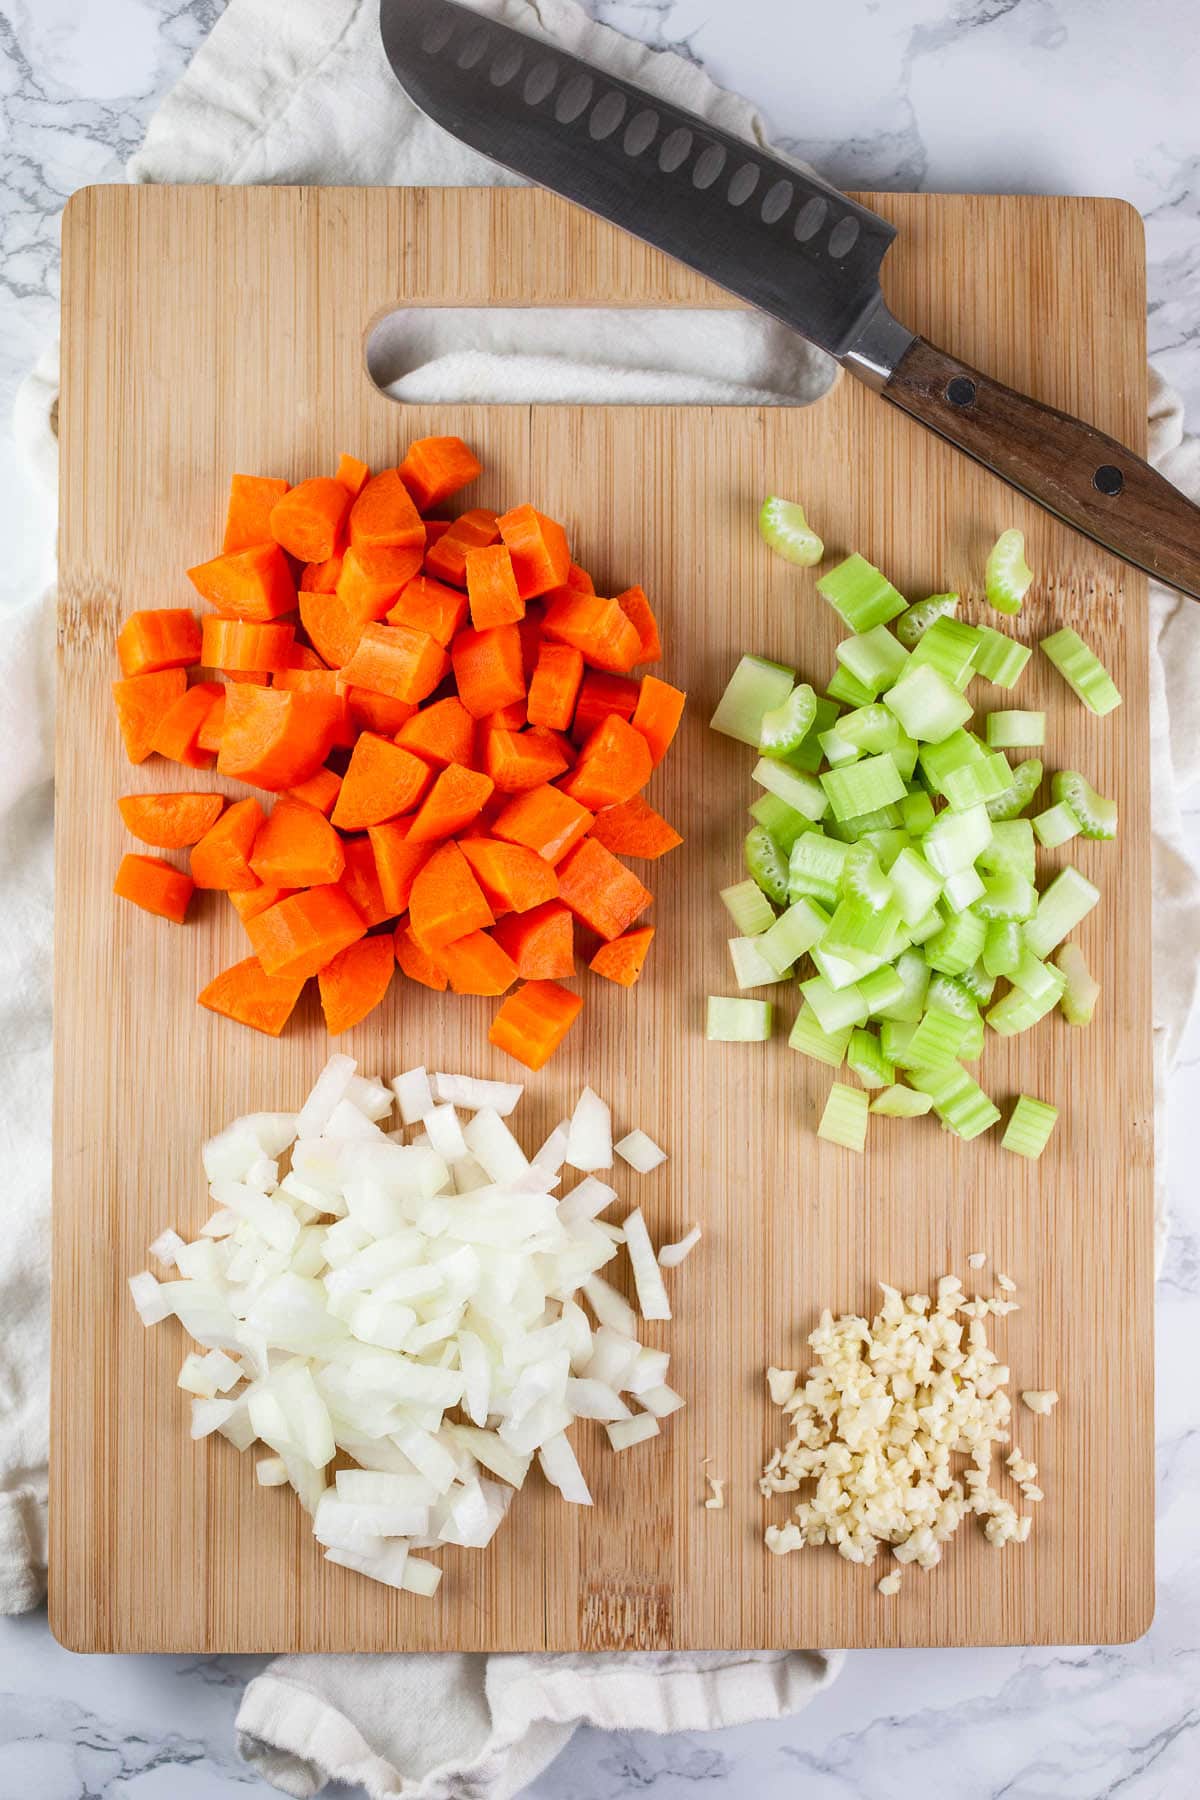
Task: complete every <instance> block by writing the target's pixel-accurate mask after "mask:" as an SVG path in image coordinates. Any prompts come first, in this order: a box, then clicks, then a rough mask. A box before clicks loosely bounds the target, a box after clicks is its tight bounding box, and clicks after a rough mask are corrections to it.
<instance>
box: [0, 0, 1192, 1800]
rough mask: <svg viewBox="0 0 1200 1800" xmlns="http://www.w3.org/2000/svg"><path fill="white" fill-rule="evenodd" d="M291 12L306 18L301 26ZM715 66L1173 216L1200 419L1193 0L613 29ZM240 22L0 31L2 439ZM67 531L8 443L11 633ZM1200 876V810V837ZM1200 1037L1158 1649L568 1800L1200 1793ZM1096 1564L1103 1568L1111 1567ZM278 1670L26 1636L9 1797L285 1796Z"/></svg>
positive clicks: (7, 1728) (778, 95) (91, 8)
mask: <svg viewBox="0 0 1200 1800" xmlns="http://www.w3.org/2000/svg"><path fill="white" fill-rule="evenodd" d="M279 3H280V4H281V5H282V4H284V3H285V0H279ZM590 3H591V9H592V10H593V11H594V12H595V13H596V15H597V16H599V17H602V18H604V19H605V20H607V21H608V22H609V23H611V24H614V25H617V26H619V27H621V28H623V29H625V30H628V31H630V32H633V33H636V34H637V35H639V36H642V37H644V38H646V39H647V40H648V41H650V42H653V43H655V44H657V45H659V46H667V45H669V46H671V47H674V48H677V49H679V50H681V51H682V52H683V53H684V54H686V55H689V56H691V57H694V58H695V59H697V60H698V61H700V62H702V63H703V64H704V65H705V66H706V67H707V68H708V69H709V70H710V72H711V73H712V74H713V75H714V76H715V77H716V78H717V79H718V80H720V81H722V82H724V83H726V84H728V85H730V86H734V87H737V88H740V89H741V90H742V91H743V92H745V93H747V94H749V95H750V96H751V97H752V98H753V99H755V100H756V101H758V102H759V103H760V104H761V106H762V107H763V109H764V110H765V112H766V114H767V115H768V118H769V121H770V124H771V127H772V129H773V131H774V132H775V133H776V134H777V135H778V137H779V138H780V140H781V141H782V142H783V143H785V144H786V145H788V146H789V147H791V148H793V149H795V150H796V151H798V152H800V153H802V154H803V155H804V156H806V157H808V158H809V159H810V160H811V161H813V162H814V163H815V164H816V165H817V166H818V167H820V168H821V169H822V170H823V171H824V172H825V173H826V174H828V175H829V176H830V177H831V178H833V179H834V180H837V181H840V182H843V183H845V184H847V185H849V184H856V185H862V186H867V185H878V186H881V187H889V186H890V187H898V188H908V187H926V188H933V189H977V190H981V191H1012V190H1026V191H1032V192H1084V193H1089V192H1090V193H1103V194H1119V195H1123V196H1124V197H1126V198H1127V199H1129V200H1131V201H1132V202H1133V203H1134V204H1135V205H1136V206H1137V207H1138V208H1139V209H1140V210H1141V211H1142V212H1143V214H1144V215H1145V217H1146V221H1147V227H1148V246H1149V259H1150V345H1151V351H1152V354H1153V356H1154V358H1155V361H1156V362H1157V364H1158V366H1159V368H1160V369H1161V370H1162V371H1163V372H1164V373H1165V374H1166V375H1167V376H1168V377H1169V378H1170V379H1171V380H1172V381H1173V382H1174V383H1175V384H1176V385H1177V386H1178V387H1179V388H1181V389H1182V390H1183V392H1184V394H1185V396H1186V397H1187V399H1188V402H1189V412H1190V414H1191V417H1192V419H1193V421H1195V419H1196V417H1197V416H1198V415H1200V154H1198V153H1197V148H1196V146H1197V136H1196V118H1197V99H1198V98H1200V34H1198V33H1197V31H1196V9H1195V3H1194V0H1141V4H1139V5H1137V6H1131V5H1130V4H1129V3H1128V0H840V3H839V4H838V5H837V6H829V5H828V4H826V0H736V3H735V0H590ZM221 9H222V0H5V3H4V4H3V5H2V6H0V167H2V170H3V189H2V191H0V411H2V412H3V414H4V416H5V417H6V416H7V413H8V409H9V406H10V403H11V396H12V393H13V391H14V388H15V385H16V382H17V380H18V379H19V377H20V375H21V373H22V372H23V371H24V369H25V368H26V367H27V366H28V364H29V363H30V362H31V361H32V360H33V358H34V356H35V355H36V353H37V352H38V351H39V350H40V349H41V347H42V346H43V345H44V343H45V342H46V341H47V340H48V339H49V338H50V337H51V335H52V334H53V331H54V328H55V318H56V308H57V298H56V294H57V288H56V273H57V241H58V240H57V215H58V213H59V210H60V208H61V206H62V204H63V202H64V201H65V199H66V198H67V196H68V195H69V194H70V193H71V191H72V190H73V189H74V188H75V187H77V186H79V185H80V184H82V183H84V182H87V181H95V180H103V179H115V178H117V177H118V175H119V172H120V168H121V164H122V162H123V160H124V158H125V157H126V156H127V155H128V154H129V153H130V151H132V150H133V148H134V147H135V146H136V145H137V143H138V141H139V139H140V136H141V132H142V130H143V127H144V123H145V120H146V119H147V117H148V116H149V114H150V112H151V111H152V109H153V107H154V105H155V102H156V100H157V99H158V97H159V96H160V95H161V94H162V93H163V92H164V90H165V88H166V87H167V86H169V85H170V83H171V82H172V81H173V80H174V78H175V77H176V75H177V74H178V73H179V71H180V70H181V69H182V67H183V65H184V63H185V62H186V60H187V58H188V56H189V55H190V53H191V52H192V50H193V49H194V48H195V46H196V45H197V44H198V43H199V42H200V41H201V39H202V38H203V36H204V35H205V33H206V31H207V30H208V29H209V28H210V26H211V25H212V23H213V21H214V19H215V18H216V17H217V15H218V14H219V12H220V11H221ZM37 507H38V503H37V501H36V498H35V497H34V496H33V495H32V493H31V491H30V490H29V488H28V486H27V484H26V482H25V480H24V477H23V474H22V472H21V470H20V468H19V466H18V463H17V460H16V457H15V454H14V450H13V447H12V444H11V442H10V440H9V438H8V436H7V434H4V435H2V436H0V541H3V542H4V544H5V546H6V556H5V558H4V560H3V563H0V605H2V604H4V603H5V602H7V601H11V599H12V598H14V597H16V596H17V595H19V594H21V593H24V592H28V591H29V587H30V584H31V583H34V582H37V581H39V580H40V579H41V578H42V574H43V558H42V556H41V554H40V552H39V550H38V548H37V542H38V533H37V532H36V530H26V529H24V528H25V527H27V526H28V525H29V524H30V523H31V522H36V515H37ZM1189 822H1190V825H1191V828H1192V832H1193V848H1194V850H1195V851H1196V852H1197V853H1198V854H1200V800H1196V801H1194V802H1193V806H1192V809H1191V812H1190V815H1189ZM1198 1099H1200V1026H1196V1025H1193V1028H1192V1031H1191V1033H1190V1034H1189V1041H1188V1043H1187V1045H1185V1050H1184V1056H1183V1060H1182V1063H1181V1065H1180V1067H1179V1069H1178V1070H1177V1072H1176V1073H1175V1075H1174V1077H1173V1078H1172V1083H1171V1090H1170V1100H1171V1109H1170V1110H1171V1127H1172V1133H1173V1153H1172V1162H1171V1168H1172V1180H1171V1198H1172V1206H1173V1211H1174V1227H1173V1232H1172V1239H1171V1244H1170V1248H1169V1253H1168V1258H1167V1264H1166V1269H1165V1272H1164V1275H1163V1278H1162V1281H1161V1283H1160V1288H1159V1312H1158V1342H1159V1394H1158V1434H1159V1476H1160V1501H1159V1600H1158V1613H1157V1617H1156V1620H1155V1623H1154V1625H1153V1627H1152V1628H1151V1630H1150V1632H1149V1634H1148V1635H1147V1636H1146V1637H1145V1638H1144V1639H1142V1641H1141V1642H1140V1643H1138V1644H1135V1645H1132V1646H1129V1647H1127V1648H1108V1649H1099V1650H1088V1649H1070V1650H1061V1651H1053V1650H1037V1651H1035V1650H1020V1649H1008V1650H988V1651H973V1652H960V1651H955V1652H926V1651H913V1652H896V1653H890V1654H888V1653H874V1654H870V1653H860V1654H856V1655H854V1656H852V1657H851V1658H850V1659H849V1661H848V1663H847V1666H846V1669H845V1672H844V1674H843V1675H842V1677H841V1679H840V1680H839V1681H838V1683H837V1684H836V1685H835V1686H834V1688H833V1689H832V1690H831V1691H830V1692H829V1693H828V1694H827V1695H826V1696H824V1697H823V1698H822V1699H821V1700H820V1701H819V1702H818V1704H817V1706H816V1707H814V1708H813V1709H811V1710H810V1711H809V1712H808V1713H806V1714H804V1715H802V1716H801V1717H799V1718H798V1719H794V1720H790V1721H787V1722H785V1723H782V1724H778V1725H772V1726H759V1727H754V1728H746V1729H742V1730H735V1731H728V1732H724V1733H721V1734H717V1735H713V1736H707V1737H706V1736H679V1737H673V1738H664V1739H653V1738H648V1737H645V1736H641V1735H636V1734H613V1735H604V1734H600V1733H595V1732H591V1731H586V1730H585V1731H582V1732H580V1733H579V1734H578V1736H577V1737H576V1738H575V1740H574V1741H573V1743H572V1744H571V1746H570V1747H569V1749H568V1750H567V1751H566V1752H565V1753H564V1755H563V1756H562V1757H561V1758H560V1759H559V1761H558V1762H557V1763H556V1764H554V1765H553V1767H552V1768H551V1769H550V1770H549V1771H548V1772H547V1773H546V1774H545V1775H544V1776H543V1777H542V1778H541V1779H540V1780H539V1781H538V1782H537V1783H536V1784H535V1786H534V1787H533V1789H531V1790H530V1792H531V1793H532V1794H533V1795H535V1796H537V1800H561V1797H563V1796H567V1795H569V1796H571V1800H616V1797H617V1796H628V1795H633V1794H635V1793H641V1792H652V1793H653V1794H654V1796H655V1797H656V1800H679V1797H680V1796H683V1795H685V1794H689V1793H701V1792H702V1793H704V1794H705V1795H707V1796H712V1797H713V1800H717V1797H718V1796H720V1797H721V1800H726V1797H728V1800H735V1797H737V1796H743V1795H746V1794H748V1793H757V1794H759V1795H761V1796H762V1797H763V1800H784V1797H785V1796H787V1797H789V1800H790V1797H791V1796H794V1795H804V1796H806V1797H808V1796H812V1797H815V1800H910V1797H911V1800H915V1797H916V1796H917V1795H918V1794H922V1793H925V1792H928V1791H930V1790H932V1791H934V1792H937V1793H939V1794H943V1795H946V1796H947V1797H948V1800H985V1797H988V1800H1000V1796H1006V1797H1007V1796H1014V1797H1020V1800H1043V1797H1045V1800H1060V1797H1061V1800H1067V1797H1069V1800H1099V1797H1100V1796H1109V1795H1114V1796H1115V1795H1117V1794H1120V1795H1121V1796H1122V1800H1184V1796H1190V1795H1194V1794H1195V1793H1196V1792H1197V1791H1200V1729H1198V1728H1200V1701H1198V1699H1197V1696H1198V1694H1200V1553H1198V1551H1197V1548H1196V1528H1195V1521H1196V1516H1197V1497H1198V1495H1200V1396H1198V1394H1197V1387H1196V1382H1195V1375H1194V1365H1195V1344H1196V1341H1197V1336H1198V1334H1200V1201H1198V1200H1197V1198H1196V1192H1195V1184H1194V1181H1193V1180H1191V1179H1190V1178H1189V1173H1190V1168H1191V1167H1192V1166H1194V1165H1193V1158H1194V1157H1195V1155H1196V1153H1197V1151H1198V1150H1200V1136H1198V1130H1200V1128H1198V1126H1197V1123H1196V1119H1197V1114H1198V1108H1197V1100H1198ZM1107 1553H1108V1551H1107V1547H1106V1546H1103V1545H1098V1546H1097V1555H1105V1554H1107ZM259 1666H261V1659H255V1658H219V1659H210V1660H205V1659H197V1658H178V1657H173V1658H167V1657H146V1658H128V1657H91V1658H88V1657H76V1656H71V1655H69V1654H68V1653H67V1652H65V1651H63V1650H60V1649H59V1648H58V1647H57V1645H55V1643H54V1642H53V1640H52V1639H51V1637H50V1635H49V1632H48V1631H47V1628H46V1624H45V1618H44V1615H41V1614H36V1615H33V1616H31V1617H27V1618H24V1619H18V1620H0V1800H93V1797H98V1796H121V1797H122V1800H126V1797H129V1800H132V1797H133V1796H137V1797H138V1800H152V1797H153V1796H156V1795H167V1794H170V1795H171V1796H172V1800H231V1797H232V1796H234V1795H235V1794H236V1795H243V1794H245V1793H246V1792H247V1790H248V1789H256V1790H257V1791H259V1792H263V1793H265V1792H267V1791H268V1790H266V1789H265V1788H264V1786H263V1784H261V1783H260V1782H259V1781H258V1780H257V1779H256V1778H255V1777H254V1776H253V1775H251V1774H250V1773H249V1771H248V1770H247V1769H246V1768H245V1767H244V1766H243V1765H241V1764H239V1762H238V1760H237V1757H236V1753H235V1751H234V1747H233V1731H232V1726H233V1718H234V1713H235V1711H236V1707H237V1701H238V1696H239V1693H240V1690H241V1687H242V1685H243V1683H244V1682H245V1680H246V1679H247V1677H248V1675H249V1674H250V1673H252V1672H253V1671H254V1670H255V1669H256V1668H257V1667H259Z"/></svg>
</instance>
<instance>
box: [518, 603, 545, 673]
mask: <svg viewBox="0 0 1200 1800" xmlns="http://www.w3.org/2000/svg"><path fill="white" fill-rule="evenodd" d="M545 616H546V615H545V612H544V611H543V609H542V607H541V606H540V605H539V603H538V602H537V601H536V600H530V601H529V603H528V604H527V605H526V607H525V614H524V617H523V618H521V619H518V621H517V630H518V631H519V632H520V634H521V673H522V674H523V675H524V677H525V686H526V687H528V686H529V683H530V681H531V679H532V677H533V671H534V670H535V669H536V668H537V659H538V652H539V650H540V649H541V647H542V620H543V619H544V618H545Z"/></svg>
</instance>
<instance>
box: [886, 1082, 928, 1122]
mask: <svg viewBox="0 0 1200 1800" xmlns="http://www.w3.org/2000/svg"><path fill="white" fill-rule="evenodd" d="M932 1106H933V1100H932V1098H931V1096H930V1095H929V1094H918V1093H917V1091H916V1089H915V1088H910V1087H903V1086H897V1087H889V1088H884V1090H883V1092H882V1093H881V1094H876V1096H875V1098H874V1099H873V1100H872V1102H871V1106H870V1110H871V1112H873V1113H882V1114H883V1116H884V1118H886V1119H919V1118H921V1117H922V1116H923V1115H924V1114H925V1113H927V1112H928V1111H929V1110H930V1108H931V1107H932Z"/></svg>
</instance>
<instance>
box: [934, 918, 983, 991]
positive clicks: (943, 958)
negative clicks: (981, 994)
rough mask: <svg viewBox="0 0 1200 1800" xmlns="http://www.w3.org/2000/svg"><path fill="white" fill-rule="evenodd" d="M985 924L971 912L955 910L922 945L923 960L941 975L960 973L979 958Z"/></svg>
mask: <svg viewBox="0 0 1200 1800" xmlns="http://www.w3.org/2000/svg"><path fill="white" fill-rule="evenodd" d="M986 941H987V926H986V925H985V924H984V922H983V920H982V919H977V918H976V917H975V914H974V913H972V912H961V913H956V914H955V916H954V917H953V918H952V919H950V920H949V921H948V922H947V923H946V924H945V925H943V926H942V929H941V930H940V931H939V932H938V933H937V935H936V937H931V938H930V939H929V941H928V943H927V944H926V945H925V960H926V962H927V963H928V964H929V966H930V968H931V969H940V970H941V972H942V974H943V975H961V974H962V973H963V971H964V970H965V969H969V968H970V967H971V965H972V963H976V962H978V961H979V958H980V955H981V954H982V951H983V946H984V944H985V943H986Z"/></svg>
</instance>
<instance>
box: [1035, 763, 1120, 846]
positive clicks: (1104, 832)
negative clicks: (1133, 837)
mask: <svg viewBox="0 0 1200 1800" xmlns="http://www.w3.org/2000/svg"><path fill="white" fill-rule="evenodd" d="M1050 794H1051V798H1052V799H1054V800H1055V801H1059V802H1062V803H1063V804H1065V805H1067V806H1069V807H1070V809H1071V811H1072V812H1073V813H1074V815H1075V817H1076V818H1077V819H1078V820H1079V829H1080V831H1081V832H1082V833H1083V835H1084V837H1085V838H1115V837H1116V835H1117V803H1116V801H1115V800H1106V799H1105V797H1104V795H1103V794H1098V793H1097V792H1096V790H1095V788H1094V787H1093V786H1092V784H1091V782H1090V781H1086V780H1085V779H1084V777H1083V776H1082V775H1080V774H1078V773H1077V772H1076V771H1075V770H1074V769H1062V770H1060V771H1059V773H1058V774H1057V775H1052V776H1051V777H1050Z"/></svg>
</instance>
